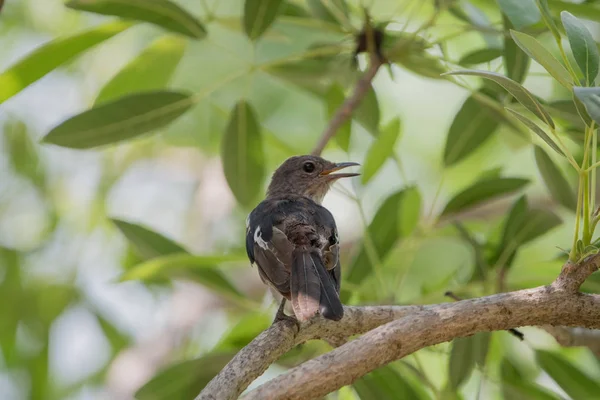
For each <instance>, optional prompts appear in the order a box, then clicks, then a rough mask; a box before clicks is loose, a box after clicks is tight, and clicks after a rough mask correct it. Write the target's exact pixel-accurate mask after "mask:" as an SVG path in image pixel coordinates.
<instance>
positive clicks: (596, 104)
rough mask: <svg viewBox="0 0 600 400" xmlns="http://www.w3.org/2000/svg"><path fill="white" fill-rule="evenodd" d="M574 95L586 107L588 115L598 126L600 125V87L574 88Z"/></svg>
mask: <svg viewBox="0 0 600 400" xmlns="http://www.w3.org/2000/svg"><path fill="white" fill-rule="evenodd" d="M573 93H575V96H576V97H577V98H578V99H579V100H581V102H582V103H583V105H585V109H586V110H587V112H588V115H589V116H590V117H592V119H593V120H594V121H596V123H597V124H600V87H593V88H586V87H578V86H573ZM575 105H577V103H575ZM580 115H581V114H580Z"/></svg>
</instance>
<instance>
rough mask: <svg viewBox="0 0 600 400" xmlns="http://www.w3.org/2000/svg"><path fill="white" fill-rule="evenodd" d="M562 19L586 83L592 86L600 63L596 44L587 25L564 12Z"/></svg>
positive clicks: (561, 15)
mask: <svg viewBox="0 0 600 400" xmlns="http://www.w3.org/2000/svg"><path fill="white" fill-rule="evenodd" d="M560 17H561V19H562V23H563V26H564V27H565V31H566V32H567V37H568V38H569V43H570V44H571V51H572V52H573V57H575V61H576V62H577V65H579V69H580V70H581V72H583V77H584V78H585V81H586V83H587V84H588V85H590V86H591V85H593V83H594V80H596V76H597V75H598V68H599V63H600V57H599V55H598V47H597V45H596V42H595V41H594V38H593V37H592V35H591V34H590V32H589V31H588V30H587V28H586V27H585V25H583V23H582V22H581V21H579V20H578V19H577V17H575V16H573V14H570V13H569V12H567V11H563V12H561V13H560Z"/></svg>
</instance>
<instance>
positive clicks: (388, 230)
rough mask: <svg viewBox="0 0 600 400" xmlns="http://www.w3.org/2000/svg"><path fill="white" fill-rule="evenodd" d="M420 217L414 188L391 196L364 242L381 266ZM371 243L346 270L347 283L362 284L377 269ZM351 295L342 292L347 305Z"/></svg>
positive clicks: (384, 203)
mask: <svg viewBox="0 0 600 400" xmlns="http://www.w3.org/2000/svg"><path fill="white" fill-rule="evenodd" d="M420 213H421V196H420V194H419V192H418V190H417V189H416V188H415V187H409V188H406V189H403V190H401V191H399V192H396V193H394V194H392V195H391V196H389V197H388V198H387V199H386V200H385V201H384V202H383V204H382V205H381V206H380V207H379V209H378V210H377V212H376V213H375V216H374V217H373V220H372V221H371V223H370V224H369V226H368V228H367V232H366V234H365V241H367V240H369V241H370V242H369V243H370V244H372V247H373V250H374V252H375V253H376V254H375V256H377V257H378V259H379V261H380V262H382V261H383V260H384V259H385V257H386V256H387V254H388V253H389V251H390V250H391V249H392V247H393V246H394V244H395V243H396V241H397V240H398V239H400V238H404V237H407V236H408V235H410V234H411V233H412V231H413V230H414V228H415V227H416V224H417V222H418V220H419V216H420ZM367 246H368V243H363V245H362V246H361V248H360V250H359V252H358V254H357V256H356V257H355V258H354V260H353V261H352V263H351V264H350V265H349V266H348V269H347V281H348V282H350V283H354V284H360V283H361V282H362V281H363V280H364V279H365V278H367V277H368V276H369V275H370V274H371V273H372V272H373V271H374V270H375V268H377V265H374V264H373V263H375V262H377V260H372V259H371V257H370V251H369V249H368V247H367ZM350 295H351V293H350V292H348V291H344V290H343V291H342V296H341V297H342V300H343V301H345V300H347V299H348V298H349V297H350Z"/></svg>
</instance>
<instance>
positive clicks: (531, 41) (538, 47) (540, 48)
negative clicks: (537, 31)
mask: <svg viewBox="0 0 600 400" xmlns="http://www.w3.org/2000/svg"><path fill="white" fill-rule="evenodd" d="M510 34H511V36H512V38H513V39H514V41H515V43H516V44H517V45H519V47H520V48H521V49H523V51H524V52H525V53H527V55H529V57H531V58H533V59H534V60H535V61H537V62H538V64H540V65H541V66H542V67H544V68H545V69H546V71H548V73H549V74H550V75H552V76H553V77H554V79H556V80H557V81H558V82H559V83H560V84H561V85H563V86H564V87H566V88H568V89H570V88H571V87H572V86H573V79H572V78H571V75H570V74H569V71H567V69H566V68H565V67H564V66H563V65H562V64H561V63H560V62H559V61H558V60H557V59H556V58H555V57H554V56H553V55H552V54H551V53H550V52H549V51H548V50H547V49H546V48H545V47H544V45H542V44H541V43H540V42H539V41H538V40H537V39H536V38H534V37H533V36H529V35H527V34H525V33H521V32H516V31H513V30H511V31H510Z"/></svg>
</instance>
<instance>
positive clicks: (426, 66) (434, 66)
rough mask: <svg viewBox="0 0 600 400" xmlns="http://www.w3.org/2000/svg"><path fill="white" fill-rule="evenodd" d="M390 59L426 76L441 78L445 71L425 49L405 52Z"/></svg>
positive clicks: (438, 61) (437, 60)
mask: <svg viewBox="0 0 600 400" xmlns="http://www.w3.org/2000/svg"><path fill="white" fill-rule="evenodd" d="M390 61H394V62H396V63H398V64H400V65H402V66H403V67H404V68H406V69H407V70H409V71H411V72H414V73H415V74H417V75H421V76H424V77H426V78H433V79H443V78H442V74H444V73H445V72H446V71H447V69H446V67H444V65H443V64H442V63H441V62H440V60H439V59H438V58H436V57H433V56H430V55H429V54H427V53H426V52H425V51H421V52H407V53H405V54H403V55H401V56H398V57H394V59H393V60H390Z"/></svg>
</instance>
